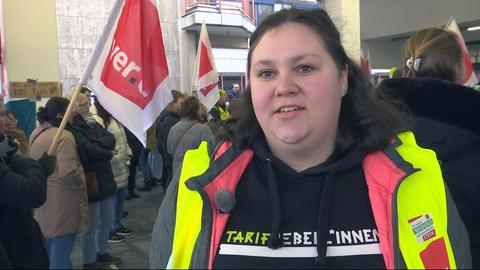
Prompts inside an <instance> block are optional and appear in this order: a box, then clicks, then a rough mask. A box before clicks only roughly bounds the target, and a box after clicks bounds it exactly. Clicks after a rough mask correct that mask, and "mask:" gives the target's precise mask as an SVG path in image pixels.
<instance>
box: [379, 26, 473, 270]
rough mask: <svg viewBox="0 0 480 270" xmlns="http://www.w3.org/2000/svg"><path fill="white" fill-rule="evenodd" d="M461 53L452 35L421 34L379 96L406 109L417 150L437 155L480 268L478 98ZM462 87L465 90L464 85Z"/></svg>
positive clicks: (428, 31) (412, 39)
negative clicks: (399, 74) (399, 73)
mask: <svg viewBox="0 0 480 270" xmlns="http://www.w3.org/2000/svg"><path fill="white" fill-rule="evenodd" d="M464 57H465V55H464V51H463V50H462V47H461V46H460V44H459V43H458V40H457V35H456V34H455V33H454V32H451V31H448V30H444V29H440V28H434V27H432V28H425V29H422V30H420V31H418V32H416V33H414V34H413V35H412V36H411V37H410V38H409V39H408V40H407V42H406V43H405V49H404V60H403V63H404V65H403V68H402V70H403V74H404V77H403V78H396V79H389V80H384V81H382V83H381V84H380V85H378V87H377V89H376V91H375V92H376V93H378V95H380V96H385V97H388V98H389V99H390V100H400V101H401V102H400V103H398V102H397V103H396V104H397V105H398V104H402V106H406V107H408V109H407V110H408V112H409V113H410V115H411V117H410V119H411V120H412V124H411V126H412V130H413V132H414V133H415V135H416V138H417V142H418V144H419V145H421V146H423V147H425V148H429V149H432V150H434V151H435V153H436V154H437V158H438V160H440V161H441V164H442V173H443V177H444V179H445V182H446V183H447V185H448V187H449V188H450V191H451V194H452V198H453V200H454V202H455V204H456V205H457V207H458V211H459V213H460V217H461V218H462V220H463V221H464V222H465V226H466V227H467V230H468V233H469V236H470V246H471V251H472V260H473V261H472V266H473V268H475V269H477V268H480V197H479V196H478V194H479V192H480V171H479V170H478V169H476V168H478V165H479V164H480V128H479V125H478V123H477V122H478V115H480V108H479V106H478V104H480V92H478V91H476V90H474V89H473V88H471V87H470V86H471V85H470V86H468V81H469V79H470V80H474V79H476V78H475V73H473V74H471V73H470V74H464V70H465V71H468V68H465V69H464V61H463V60H464V59H465V58H464ZM464 83H465V84H466V85H463V84H464Z"/></svg>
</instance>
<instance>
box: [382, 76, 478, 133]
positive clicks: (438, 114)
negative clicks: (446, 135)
mask: <svg viewBox="0 0 480 270" xmlns="http://www.w3.org/2000/svg"><path fill="white" fill-rule="evenodd" d="M377 91H378V93H379V94H380V95H382V96H386V97H388V98H390V99H394V100H400V101H401V102H402V103H404V104H405V105H406V106H407V107H408V110H409V111H410V112H411V113H412V115H413V116H415V117H423V118H428V119H432V120H435V121H437V122H440V123H443V124H447V125H451V126H454V127H457V128H461V129H465V130H468V131H470V132H473V133H475V134H477V135H479V136H480V125H478V116H479V115H480V106H479V104H480V92H477V91H475V90H474V89H473V88H470V87H466V86H463V85H460V84H456V83H452V82H449V81H444V80H439V79H434V78H400V79H387V80H383V81H382V82H381V83H380V84H379V85H378V87H377Z"/></svg>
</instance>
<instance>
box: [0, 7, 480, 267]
mask: <svg viewBox="0 0 480 270" xmlns="http://www.w3.org/2000/svg"><path fill="white" fill-rule="evenodd" d="M249 42H250V44H249V45H250V46H249V48H250V49H249V53H248V59H247V75H248V85H247V87H246V89H245V90H244V91H241V90H240V87H239V85H238V83H234V84H233V85H232V89H231V90H230V89H229V91H224V90H220V99H219V100H218V102H217V103H216V104H215V106H214V107H213V108H212V109H211V110H209V111H207V109H206V108H205V106H204V105H202V104H201V103H200V102H199V100H198V98H197V97H196V96H195V95H192V96H188V95H185V94H183V93H182V92H180V91H177V90H172V92H171V93H172V101H171V103H170V104H169V105H168V106H167V107H166V108H165V109H164V110H163V111H162V112H160V114H159V117H158V118H157V120H156V121H155V123H154V124H153V126H152V127H150V128H149V130H148V132H147V144H146V146H145V147H144V146H143V145H142V144H141V143H140V142H139V141H138V140H137V139H136V137H135V136H134V135H133V134H132V133H131V132H130V131H129V130H128V129H126V128H124V127H123V126H122V124H121V123H120V122H119V121H117V120H116V119H115V118H114V117H113V116H112V115H111V114H110V113H109V112H108V111H107V110H105V108H104V107H103V106H102V104H100V103H99V102H98V101H97V100H96V99H95V97H94V96H93V95H91V93H90V90H89V89H86V88H84V89H82V93H80V94H79V95H78V97H77V99H76V100H75V104H73V106H74V107H73V114H72V115H71V116H69V119H67V120H68V123H67V125H66V127H65V130H64V131H63V132H62V134H61V137H60V139H59V142H58V146H57V147H56V148H55V151H54V153H53V154H52V155H49V154H47V153H48V151H49V148H50V145H51V144H52V141H53V140H54V137H55V135H56V133H57V130H58V128H59V125H60V123H61V121H62V120H63V118H64V117H65V114H66V110H67V107H68V105H69V103H70V101H69V99H71V98H72V95H69V96H68V98H63V97H53V98H50V99H49V100H48V102H47V103H46V105H45V106H44V107H40V108H39V110H38V113H37V120H38V122H39V125H38V126H37V127H36V128H35V130H34V131H33V133H32V134H31V135H30V137H29V139H27V138H26V136H25V133H24V132H23V131H21V130H20V129H19V128H18V127H17V126H16V118H15V114H14V113H13V112H9V111H5V109H4V108H3V102H0V106H2V107H0V152H1V155H0V158H1V163H0V192H1V194H2V195H1V196H0V268H50V269H71V268H72V264H71V260H70V255H71V253H72V250H73V247H74V244H75V241H76V239H77V238H79V237H81V238H82V239H83V241H82V245H83V246H82V250H83V257H82V263H83V268H85V269H96V268H99V267H102V266H105V265H109V264H117V265H118V264H120V263H121V262H122V259H121V258H120V257H117V256H114V255H113V254H111V253H110V252H109V244H108V243H109V242H121V241H123V240H124V239H125V237H127V236H129V235H131V234H133V231H132V230H131V229H129V228H127V227H125V226H124V223H123V222H122V219H123V218H124V217H125V215H126V213H125V211H124V202H125V200H132V199H136V198H139V197H140V195H139V194H138V193H137V192H138V191H141V192H148V191H150V190H151V189H153V188H159V187H161V188H162V189H163V192H164V193H165V195H164V198H163V201H162V204H161V206H160V209H159V212H158V217H157V220H156V222H155V225H154V228H153V231H152V240H151V251H150V266H151V268H155V269H157V268H203V269H205V268H413V269H420V268H471V267H472V266H473V267H474V268H478V267H480V199H479V198H480V197H479V196H478V195H477V193H478V192H479V191H480V174H479V173H478V169H477V168H478V167H479V166H478V164H480V156H479V155H478V153H479V151H480V149H477V147H478V146H479V145H480V144H479V142H480V129H479V128H478V127H477V125H476V121H475V120H474V117H475V116H476V115H478V113H479V112H478V109H477V106H476V103H478V102H480V93H479V92H477V91H475V90H474V89H473V88H470V87H467V86H463V85H461V82H462V79H463V75H464V74H463V62H462V61H463V60H462V49H461V48H460V46H459V44H458V42H457V39H456V37H455V34H453V33H451V32H449V31H446V30H443V29H439V28H426V29H423V30H421V31H418V32H416V33H414V34H413V35H412V36H411V37H410V38H409V39H408V40H407V42H406V44H405V50H404V59H403V61H404V65H403V68H401V69H400V70H401V72H400V73H401V74H400V75H398V78H391V79H387V80H383V81H382V82H381V83H380V84H379V85H376V86H374V85H372V84H371V82H370V81H369V78H367V77H366V76H365V74H364V73H363V72H362V71H361V69H360V67H359V66H358V64H357V63H356V62H355V61H353V60H352V59H351V58H350V57H349V56H348V55H347V54H346V52H345V49H344V47H343V46H342V44H341V38H340V34H339V31H338V30H337V28H336V26H335V24H334V23H333V22H332V20H331V18H330V16H329V15H328V14H327V12H326V11H324V10H322V9H315V10H300V9H295V8H292V9H288V10H282V11H279V12H276V13H274V14H273V15H271V16H269V17H267V18H265V19H264V20H263V21H262V22H261V24H260V25H259V26H258V27H257V28H256V30H255V32H254V33H253V34H252V36H251V38H250V41H249ZM299 44H301V46H299ZM397 74H398V72H397ZM93 90H94V89H93ZM92 99H93V102H92ZM154 156H155V159H154V158H153V157H154ZM151 160H154V161H155V162H153V163H152V162H150V161H151ZM137 169H140V170H141V171H142V175H143V180H144V185H143V187H137V186H136V174H137V173H136V172H137ZM159 172H160V173H159Z"/></svg>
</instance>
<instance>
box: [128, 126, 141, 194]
mask: <svg viewBox="0 0 480 270" xmlns="http://www.w3.org/2000/svg"><path fill="white" fill-rule="evenodd" d="M125 134H126V135H127V142H128V145H129V146H130V149H132V159H131V160H130V165H129V166H128V170H129V175H128V184H127V189H128V195H127V197H126V198H125V199H126V200H130V199H133V198H135V199H137V198H140V195H138V194H137V193H136V192H135V187H136V178H135V177H136V176H137V167H138V162H139V160H140V153H141V152H142V148H143V145H142V143H141V142H140V141H139V140H138V139H137V137H135V135H133V133H132V132H131V131H130V130H128V129H127V128H125Z"/></svg>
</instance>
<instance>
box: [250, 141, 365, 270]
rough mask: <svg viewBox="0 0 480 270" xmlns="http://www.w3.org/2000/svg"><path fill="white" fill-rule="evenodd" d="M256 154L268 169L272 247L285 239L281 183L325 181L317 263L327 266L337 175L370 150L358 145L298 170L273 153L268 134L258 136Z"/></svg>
mask: <svg viewBox="0 0 480 270" xmlns="http://www.w3.org/2000/svg"><path fill="white" fill-rule="evenodd" d="M252 148H253V150H254V153H255V156H256V158H254V160H255V162H257V164H258V165H259V166H260V167H261V168H263V169H264V170H265V171H266V173H267V177H266V181H267V185H268V193H269V197H270V211H271V228H270V238H269V241H268V247H269V248H271V249H277V248H280V247H281V246H282V244H283V240H282V239H281V238H280V236H279V235H280V233H281V232H282V210H281V202H280V193H279V192H280V191H279V184H281V183H282V182H298V181H302V180H301V179H304V178H307V179H314V180H315V181H317V180H318V181H324V185H323V189H322V191H321V197H320V203H319V206H318V215H317V216H318V217H317V235H318V241H317V246H316V248H317V253H318V256H317V258H316V259H315V265H314V266H315V267H319V268H326V267H327V264H326V252H327V237H328V235H327V234H328V227H329V221H330V217H329V214H326V213H328V212H329V211H327V210H328V209H330V202H331V201H332V194H333V191H334V190H335V183H336V182H337V181H336V180H338V179H336V178H337V177H338V175H339V174H341V172H342V171H345V170H348V169H350V168H352V167H354V166H355V165H358V164H359V163H360V162H361V161H362V159H363V157H364V156H365V153H366V151H365V150H364V149H363V148H362V147H360V146H358V147H354V148H352V149H349V150H346V151H343V152H341V153H334V154H332V155H331V156H330V157H329V158H328V159H327V160H326V161H325V162H324V163H322V164H319V165H317V166H314V167H311V168H309V169H306V170H304V171H302V172H296V171H295V170H293V169H292V168H291V167H289V166H288V165H287V164H285V163H284V162H283V161H281V160H279V159H278V158H276V157H275V156H273V154H272V152H271V151H270V149H269V147H268V145H267V143H266V141H265V138H261V139H257V140H256V141H255V142H254V143H253V146H252Z"/></svg>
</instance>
